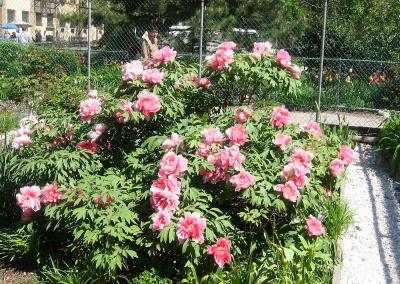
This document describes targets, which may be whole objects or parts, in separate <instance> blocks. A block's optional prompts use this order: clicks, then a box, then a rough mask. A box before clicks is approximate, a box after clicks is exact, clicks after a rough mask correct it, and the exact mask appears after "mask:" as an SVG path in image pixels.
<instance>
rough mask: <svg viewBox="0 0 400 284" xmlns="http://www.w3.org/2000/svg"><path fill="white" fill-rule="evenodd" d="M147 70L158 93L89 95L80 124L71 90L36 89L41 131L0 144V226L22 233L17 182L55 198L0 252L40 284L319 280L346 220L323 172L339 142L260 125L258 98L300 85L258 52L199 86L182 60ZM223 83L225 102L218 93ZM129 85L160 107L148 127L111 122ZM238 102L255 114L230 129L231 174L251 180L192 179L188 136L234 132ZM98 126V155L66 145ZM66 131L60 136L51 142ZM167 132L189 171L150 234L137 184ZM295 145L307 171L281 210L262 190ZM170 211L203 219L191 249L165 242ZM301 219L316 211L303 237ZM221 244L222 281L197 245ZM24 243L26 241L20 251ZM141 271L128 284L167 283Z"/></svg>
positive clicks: (146, 176) (152, 174) (145, 194)
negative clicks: (320, 230)
mask: <svg viewBox="0 0 400 284" xmlns="http://www.w3.org/2000/svg"><path fill="white" fill-rule="evenodd" d="M161 70H162V71H163V73H164V83H163V84H159V85H148V84H145V83H143V82H142V81H140V80H136V81H128V82H123V83H122V84H121V86H120V87H119V88H117V89H116V90H115V93H107V92H99V98H100V99H101V101H102V108H103V110H102V112H101V113H100V114H99V115H96V116H95V117H94V119H93V121H92V123H91V124H87V123H83V122H81V120H80V118H79V114H78V109H79V102H80V100H81V99H83V98H84V92H82V91H80V90H79V87H78V85H76V86H75V87H73V88H72V87H71V85H72V86H73V84H70V86H69V88H66V85H60V86H52V87H51V88H54V89H49V90H51V92H52V93H53V94H52V96H48V97H46V98H45V99H43V100H42V103H41V104H40V107H39V108H38V114H39V116H40V118H41V119H43V120H44V122H41V123H38V124H36V125H34V126H33V127H32V131H31V132H32V133H31V136H32V140H33V142H32V143H30V144H28V145H26V146H25V147H23V148H22V149H20V150H18V151H15V150H10V149H5V150H3V151H2V152H1V153H0V163H1V165H3V166H2V167H1V169H2V171H1V173H0V189H1V191H0V197H1V200H0V201H1V206H2V208H4V209H5V210H4V211H3V210H2V211H1V212H5V215H4V216H2V218H1V220H2V223H3V226H11V225H17V226H22V227H24V226H26V225H22V224H21V223H20V222H19V215H20V209H18V208H17V205H16V204H15V194H16V193H17V192H18V189H19V188H20V187H22V186H24V185H39V186H44V185H45V184H46V183H52V182H56V183H57V184H58V186H59V188H60V190H61V191H62V192H63V194H62V198H61V201H60V202H59V203H57V204H53V205H50V204H49V205H46V206H43V208H42V210H40V211H39V212H37V213H36V214H35V216H34V220H33V223H32V225H30V226H32V227H31V228H32V230H33V231H31V233H30V234H29V236H30V235H32V234H33V236H34V238H33V239H34V240H35V242H27V241H24V240H25V239H22V240H21V244H22V245H19V244H18V245H16V246H11V247H9V249H8V250H3V251H2V255H4V257H19V258H23V257H24V255H25V254H26V252H32V251H34V252H36V261H37V263H38V265H39V267H42V271H43V279H46V281H49V282H50V283H51V282H58V283H96V281H100V280H99V279H101V281H102V282H103V283H104V282H110V283H116V282H126V281H127V279H132V277H134V276H136V275H138V274H139V273H140V272H141V271H143V270H145V269H148V270H151V268H153V267H154V268H157V273H156V274H159V275H162V277H169V278H171V279H173V281H174V282H177V281H180V280H182V279H183V280H182V281H183V282H185V281H186V283H188V282H189V283H197V282H196V281H197V280H196V279H197V278H198V279H201V278H204V277H205V278H204V279H209V281H210V282H209V283H218V282H216V281H219V280H218V279H224V280H223V281H225V282H226V283H242V282H241V281H247V280H245V279H259V280H257V281H261V282H254V281H256V280H254V281H253V280H252V281H253V283H265V282H263V281H272V282H274V283H293V282H307V283H329V281H330V279H331V275H332V270H333V267H334V265H335V263H336V259H335V257H334V253H335V249H336V246H337V240H338V237H339V236H340V234H341V232H343V230H344V228H345V227H346V225H347V224H348V223H349V212H348V211H347V209H346V208H345V206H344V204H343V203H342V202H341V201H340V198H339V193H340V179H336V178H334V177H332V176H331V174H330V173H329V163H330V161H332V160H333V159H335V158H336V157H337V155H338V149H339V146H340V145H342V144H350V141H349V137H350V133H349V132H348V131H347V129H346V128H339V129H333V130H331V129H329V128H326V129H324V131H325V136H324V137H323V138H322V139H314V138H312V137H311V136H310V134H309V133H307V132H304V131H300V130H299V128H298V126H296V125H289V126H287V127H285V128H284V129H281V130H280V129H277V128H275V127H274V126H273V125H271V123H270V121H269V117H270V110H271V106H270V105H269V103H267V102H268V101H269V99H270V96H271V95H272V94H275V93H282V94H283V95H284V96H290V95H295V94H297V93H298V89H299V87H300V84H301V83H300V81H299V80H296V79H294V78H292V75H291V74H290V73H289V72H288V71H286V70H283V69H281V68H280V67H279V66H278V65H277V63H276V62H275V60H274V59H273V57H272V56H268V55H266V56H265V58H264V59H263V60H261V61H254V60H253V59H252V58H251V57H249V56H248V55H246V54H237V55H236V56H235V61H234V63H232V64H231V65H230V66H229V67H228V68H226V69H224V70H223V71H221V72H215V71H211V70H208V69H207V70H206V71H205V75H207V76H208V78H209V79H210V80H211V86H212V87H211V88H210V89H202V88H200V87H198V86H196V84H194V83H193V81H191V80H184V78H187V75H188V74H195V72H196V70H197V66H195V65H192V64H187V63H183V62H179V61H174V62H172V63H169V64H167V65H165V66H163V67H162V68H161ZM112 72H113V71H112ZM64 80H65V81H66V82H68V80H75V79H74V77H72V78H64ZM70 83H71V82H70ZM50 86H51V85H50V84H49V88H50ZM232 87H234V88H235V89H236V90H237V91H236V92H235V93H231V92H227V91H226V90H228V89H230V88H232ZM143 89H149V90H151V91H152V92H154V93H156V94H157V95H158V96H159V98H160V101H161V104H162V109H161V111H160V112H159V113H157V114H155V115H154V117H152V118H151V119H148V120H146V119H144V117H143V114H141V113H140V112H137V111H135V112H133V114H132V117H131V119H130V121H129V122H128V123H126V124H118V123H116V122H115V119H114V117H113V116H114V112H115V110H116V106H117V105H118V104H119V102H120V100H121V99H128V100H131V101H133V100H135V99H136V98H137V96H138V93H139V92H140V91H141V90H143ZM110 90H111V89H110ZM260 90H267V91H265V92H261V91H260ZM252 102H255V103H256V104H257V106H256V108H257V110H256V111H255V112H254V113H253V114H252V116H251V118H250V119H248V121H247V122H245V123H243V126H244V127H245V128H246V131H247V134H248V136H249V141H248V142H247V143H246V144H245V145H244V146H243V147H241V149H240V151H241V153H242V154H243V155H245V157H246V159H245V161H244V164H243V165H244V167H245V168H246V170H247V171H249V172H250V173H252V174H253V175H254V176H255V178H256V184H255V185H254V186H252V187H250V188H248V189H247V190H243V191H241V192H236V191H234V189H233V187H232V185H230V184H229V183H227V182H219V183H216V184H210V183H204V182H203V180H202V177H201V175H200V174H199V170H200V168H212V165H210V164H209V163H208V162H207V160H206V159H204V158H202V157H200V156H198V155H197V154H196V149H197V148H198V147H199V145H200V139H201V135H200V132H201V131H202V130H203V129H205V128H210V127H218V128H220V129H221V130H222V131H223V132H224V131H225V130H226V129H227V128H228V127H230V126H232V125H233V124H234V123H235V122H234V111H235V108H232V107H231V105H232V104H234V105H244V104H248V103H252ZM100 122H101V123H106V124H107V125H108V128H107V130H106V132H105V133H104V134H103V135H102V137H101V138H100V139H99V140H98V142H97V143H98V145H99V148H100V151H99V152H95V153H93V152H89V151H85V150H79V149H77V144H78V143H79V142H80V141H83V140H85V139H86V137H87V133H88V132H89V130H90V129H91V126H92V124H95V123H100ZM71 123H72V124H73V127H72V129H71V131H72V132H73V134H74V135H73V138H72V139H71V140H68V141H65V140H60V137H64V136H65V135H66V131H67V125H68V124H71ZM172 132H175V133H177V134H178V135H179V136H180V137H182V139H183V140H184V144H185V147H184V148H183V149H181V150H178V149H177V151H178V152H181V153H182V154H183V155H184V156H185V158H187V159H188V160H189V165H188V169H187V172H186V174H185V175H184V176H183V177H182V181H181V183H182V196H181V197H180V206H179V209H178V211H177V212H176V213H175V215H174V217H173V219H172V222H171V224H170V226H169V227H167V228H165V229H163V230H161V231H160V232H153V231H152V230H151V218H152V216H153V213H154V210H153V209H152V208H151V205H150V201H149V197H150V191H149V189H150V186H151V183H152V181H153V180H154V178H156V175H157V170H158V168H159V166H160V159H161V158H162V156H163V154H164V150H163V149H162V147H161V143H162V142H163V141H164V140H165V139H166V138H168V137H169V136H170V135H171V133H172ZM277 133H285V134H290V135H291V136H292V138H293V143H292V144H291V146H290V147H289V149H288V150H285V151H281V150H280V149H279V148H277V147H276V146H274V145H273V144H272V139H273V137H274V135H275V134H277ZM57 141H64V142H57ZM297 147H302V148H304V149H306V150H308V151H311V152H312V153H313V154H314V160H313V161H312V163H313V170H312V172H311V174H310V176H309V179H310V182H309V184H308V185H307V186H306V187H305V188H304V189H302V190H301V198H299V199H298V200H297V201H296V202H294V203H290V202H287V201H286V200H284V199H282V198H281V197H280V194H279V193H278V192H277V191H276V190H275V189H274V185H276V184H277V183H279V182H280V172H281V170H282V168H283V166H284V165H285V164H286V163H287V162H288V161H289V157H290V155H291V154H292V152H293V150H294V149H295V148H297ZM326 188H330V189H331V190H332V196H330V197H328V196H327V195H326ZM99 198H100V199H99ZM184 212H199V213H200V214H201V216H202V217H204V218H206V219H207V229H206V230H205V239H206V243H205V244H204V245H200V244H197V243H195V242H193V241H190V240H186V241H185V242H184V243H183V244H179V243H178V240H177V236H176V226H177V221H178V218H179V216H182V215H183V213H184ZM310 214H312V215H314V216H319V215H320V216H321V218H322V216H324V218H323V223H324V227H325V230H326V234H324V235H323V236H321V237H318V238H315V237H309V236H307V234H306V230H305V229H304V225H305V219H306V218H307V217H308V216H309V215H310ZM18 234H21V233H20V232H18ZM27 235H28V234H27ZM222 236H225V237H228V238H230V240H231V241H232V244H233V246H232V251H231V252H232V254H233V255H234V259H235V261H234V264H232V268H231V270H227V271H228V272H225V271H222V270H221V269H218V270H217V271H216V272H215V264H214V263H213V261H212V259H211V257H210V256H207V254H206V249H207V246H208V245H211V244H212V243H214V242H215V241H216V240H217V238H219V237H222ZM29 243H32V244H34V246H33V245H32V246H28V247H26V244H29ZM248 251H251V255H252V257H250V258H249V257H248V256H246V252H248ZM0 255H1V254H0ZM29 255H30V256H31V255H32V254H31V253H29ZM63 261H64V262H66V263H63ZM253 263H254V264H253ZM299 263H301V265H298V264H299ZM166 264H167V265H166ZM185 267H187V269H185ZM190 267H192V269H191V268H190ZM254 270H255V271H254ZM258 273H260V275H262V277H261V278H260V277H258V276H257V275H259V274H258ZM154 275H155V273H154V272H145V273H143V274H140V276H138V277H136V278H134V280H132V281H131V283H142V282H143V281H146V282H149V281H156V282H155V283H159V282H160V281H161V283H164V282H165V283H169V282H168V280H161V278H160V280H155V279H158V276H154ZM197 275H201V276H197ZM150 279H151V280H150ZM261 279H262V280H261ZM157 281H159V282H157ZM163 281H164V282H163ZM193 281H195V282H193ZM199 281H200V280H199ZM201 281H203V280H201ZM207 281H208V280H207ZM150 283H151V282H150ZM202 283H206V282H202ZM246 283H247V282H246Z"/></svg>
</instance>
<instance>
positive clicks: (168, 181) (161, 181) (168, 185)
mask: <svg viewBox="0 0 400 284" xmlns="http://www.w3.org/2000/svg"><path fill="white" fill-rule="evenodd" d="M156 190H166V191H169V192H171V193H173V194H175V195H180V194H181V183H180V182H179V180H178V179H177V178H176V177H174V176H169V177H160V178H158V179H156V180H154V181H153V184H152V185H151V188H150V191H151V192H153V191H156Z"/></svg>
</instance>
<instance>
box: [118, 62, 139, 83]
mask: <svg viewBox="0 0 400 284" xmlns="http://www.w3.org/2000/svg"><path fill="white" fill-rule="evenodd" d="M142 73H143V65H142V62H140V61H139V60H134V61H132V62H128V63H126V64H125V65H124V67H123V69H122V80H124V81H128V80H132V81H134V80H136V79H137V77H138V75H141V74H142Z"/></svg>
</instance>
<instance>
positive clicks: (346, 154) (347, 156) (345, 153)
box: [339, 145, 357, 164]
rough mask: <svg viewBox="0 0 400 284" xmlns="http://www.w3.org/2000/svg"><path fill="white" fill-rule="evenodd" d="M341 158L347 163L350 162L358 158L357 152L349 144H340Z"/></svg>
mask: <svg viewBox="0 0 400 284" xmlns="http://www.w3.org/2000/svg"><path fill="white" fill-rule="evenodd" d="M339 159H341V160H342V161H343V163H345V164H350V163H352V162H353V161H354V160H356V159H357V154H356V153H355V152H354V151H353V149H351V147H349V146H345V145H343V146H340V148H339Z"/></svg>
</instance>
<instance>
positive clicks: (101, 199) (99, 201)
mask: <svg viewBox="0 0 400 284" xmlns="http://www.w3.org/2000/svg"><path fill="white" fill-rule="evenodd" d="M104 199H105V200H104ZM113 200H114V198H112V197H111V196H110V195H107V198H104V196H103V195H99V196H97V198H96V199H95V200H94V202H95V203H96V204H97V205H99V206H102V207H104V208H108V207H109V206H110V204H111V202H112V201H113Z"/></svg>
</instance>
